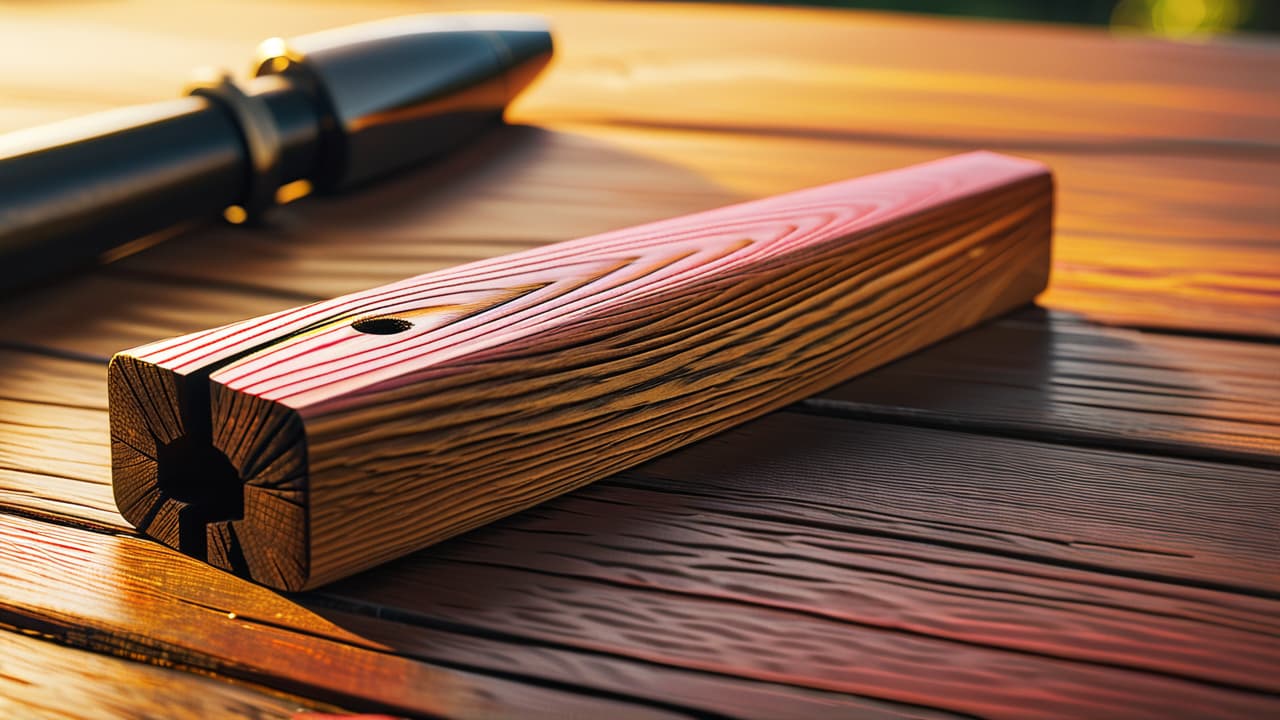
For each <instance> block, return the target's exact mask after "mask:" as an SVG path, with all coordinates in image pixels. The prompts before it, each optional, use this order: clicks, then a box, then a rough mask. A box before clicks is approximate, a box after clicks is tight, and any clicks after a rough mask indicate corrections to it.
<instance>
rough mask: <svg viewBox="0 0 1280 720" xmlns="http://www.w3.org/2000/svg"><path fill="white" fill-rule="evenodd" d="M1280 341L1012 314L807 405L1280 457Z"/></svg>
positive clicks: (1098, 441) (1128, 445)
mask: <svg viewBox="0 0 1280 720" xmlns="http://www.w3.org/2000/svg"><path fill="white" fill-rule="evenodd" d="M1277 367H1280V347H1277V346H1276V345H1272V344H1261V343H1246V342H1238V341H1233V340H1211V339H1207V338H1188V337H1179V336H1170V335H1162V334H1160V333H1153V332H1142V331H1136V330H1124V329H1117V328H1105V327H1099V326H1096V325H1090V324H1088V323H1085V322H1082V321H1081V320H1080V319H1079V318H1078V317H1073V316H1070V315H1066V314H1064V313H1047V312H1045V311H1043V310H1040V309H1038V308H1031V309H1027V310H1025V311H1021V312H1018V313H1014V314H1011V315H1010V316H1007V317H1005V318H1002V319H1001V320H999V321H997V322H994V323H989V324H987V325H984V326H983V327H981V328H978V329H976V330H974V331H972V332H969V333H965V334H963V335H961V336H958V337H956V338H954V339H952V340H947V341H945V342H943V343H941V344H939V345H937V346H935V347H933V348H930V349H929V350H927V351H925V352H922V353H917V354H915V355H912V356H910V357H906V358H903V359H902V360H899V361H896V362H894V363H892V364H890V365H888V366H886V367H884V368H881V369H880V370H877V371H876V372H874V373H871V374H868V375H865V376H863V377H861V378H858V379H855V380H853V381H850V382H848V383H844V384H842V385H837V386H836V387H833V388H831V389H830V390H828V391H826V392H823V393H820V394H819V395H816V396H814V397H812V398H807V399H805V400H803V401H801V405H800V407H801V409H803V410H805V411H808V412H817V413H829V414H835V415H840V416H846V417H854V418H863V419H874V420H888V421H892V422H901V423H907V424H914V425H925V426H928V427H941V428H952V429H958V430H966V431H968V432H983V433H992V434H1000V435H1010V436H1015V437H1033V438H1039V439H1048V440H1053V441H1055V442H1060V443H1069V444H1082V445H1089V446H1101V447H1115V448H1122V449H1136V450H1142V451H1144V452H1149V453H1158V454H1161V455H1166V456H1178V457H1191V458H1213V459H1218V460H1225V461H1229V462H1244V463H1251V464H1259V465H1264V466H1276V465H1277V464H1280V462H1278V461H1277V458H1278V457H1280V373H1277V372H1276V368H1277Z"/></svg>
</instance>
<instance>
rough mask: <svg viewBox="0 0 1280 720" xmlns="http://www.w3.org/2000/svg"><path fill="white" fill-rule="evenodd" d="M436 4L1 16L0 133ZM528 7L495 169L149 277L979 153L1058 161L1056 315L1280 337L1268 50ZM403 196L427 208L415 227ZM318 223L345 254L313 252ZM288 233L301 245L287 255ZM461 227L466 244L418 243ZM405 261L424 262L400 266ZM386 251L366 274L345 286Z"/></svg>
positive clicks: (250, 272) (530, 228) (351, 208)
mask: <svg viewBox="0 0 1280 720" xmlns="http://www.w3.org/2000/svg"><path fill="white" fill-rule="evenodd" d="M499 6H502V3H498V5H497V6H495V7H499ZM429 7H434V8H439V9H450V8H453V7H462V6H460V5H455V4H451V3H448V2H431V3H427V4H424V3H421V2H415V3H406V2H387V1H382V2H372V3H361V4H360V5H358V6H357V5H354V4H351V3H326V4H325V5H324V6H323V7H318V8H312V10H311V11H310V12H308V13H304V14H300V13H297V12H295V11H294V10H293V9H292V8H291V7H290V6H289V5H288V4H287V3H285V4H281V3H252V4H244V3H234V2H233V3H232V4H231V5H230V6H229V5H227V4H226V3H219V4H216V5H215V4H205V3H188V4H186V5H184V6H182V7H178V6H175V5H173V4H171V3H163V2H158V1H157V0H135V2H131V3H128V4H114V3H113V4H103V5H95V6H92V7H73V6H32V8H30V9H24V8H18V7H14V8H10V10H11V12H10V13H8V14H7V16H6V20H7V22H6V23H5V24H4V26H3V27H0V67H18V68H22V72H13V73H8V74H6V75H5V76H3V77H0V98H3V100H4V102H3V103H0V105H3V109H0V127H3V128H5V129H8V128H14V127H18V126H19V125H23V124H32V123H35V122H37V121H38V120H43V119H46V118H49V119H56V118H57V117H67V116H70V115H73V114H77V113H81V112H85V111H87V110H92V109H103V108H106V107H112V106H115V105H119V104H121V103H125V102H146V101H150V100H157V99H163V98H166V97H171V96H172V94H173V92H174V88H175V87H179V86H181V85H182V83H183V82H184V81H185V80H186V77H185V71H186V68H189V67H192V66H196V65H200V64H207V63H215V64H223V65H226V66H228V67H240V66H241V65H242V63H243V62H244V58H245V57H248V56H250V55H251V53H252V49H253V46H254V44H255V43H256V42H258V41H259V40H260V39H261V37H262V36H263V35H268V34H272V33H275V34H281V35H284V36H288V35H291V34H296V33H301V32H309V31H314V30H318V29H322V28H324V27H330V26H336V25H341V24H344V23H349V22H356V21H360V20H368V19H372V18H375V17H385V16H388V15H394V14H396V13H403V12H422V11H423V10H424V8H429ZM513 7H520V8H521V9H526V10H527V9H528V7H527V6H513ZM538 10H539V11H540V12H546V13H548V14H549V16H550V17H551V18H552V21H553V23H554V24H555V25H556V27H557V28H559V33H560V37H561V40H562V41H561V43H560V48H561V50H562V52H561V53H560V57H559V58H558V60H557V64H556V67H555V71H554V72H553V73H551V74H549V75H548V76H547V78H546V79H545V80H544V81H542V82H540V83H539V85H538V86H537V88H535V89H534V91H533V92H531V93H530V94H529V95H528V96H527V97H525V98H524V99H522V100H521V101H520V102H519V103H518V104H517V105H516V106H515V107H514V108H513V112H512V114H511V117H512V119H513V120H515V121H517V122H521V123H528V124H531V125H536V126H538V127H540V128H544V129H546V130H547V131H549V132H547V133H546V136H542V137H539V138H536V139H533V140H530V139H527V138H526V139H525V140H522V141H521V142H519V143H516V144H515V145H514V146H512V145H508V146H506V147H504V148H503V149H502V157H501V158H500V159H497V160H491V161H490V165H489V166H488V167H489V168H490V169H491V170H492V171H487V170H486V169H485V168H486V166H484V165H483V164H480V166H479V167H477V163H471V164H470V165H467V164H462V165H454V166H451V167H450V174H449V175H447V176H446V177H447V178H448V180H447V182H441V181H440V179H439V178H434V177H424V176H418V177H419V181H418V182H416V183H414V182H403V183H401V184H400V185H399V187H398V189H395V190H391V189H387V188H377V189H374V190H372V191H369V192H368V194H366V195H364V196H362V197H360V198H350V199H347V200H344V201H341V202H339V203H338V204H337V205H335V206H333V207H332V210H329V209H326V208H329V207H330V205H329V203H330V202H331V201H328V200H326V201H325V202H323V203H316V204H314V205H313V206H312V207H311V208H309V210H308V212H306V213H302V214H301V218H302V219H303V222H301V223H297V222H293V221H292V220H291V221H290V222H288V223H286V224H285V225H286V226H285V227H282V228H279V229H278V230H277V231H275V232H272V233H257V232H255V233H245V232H244V231H243V230H242V231H240V232H237V233H225V232H220V231H218V230H206V231H204V232H201V233H197V234H196V235H197V236H198V237H205V238H206V239H205V240H204V242H206V243H209V244H210V246H211V247H210V251H209V252H208V253H207V254H205V253H199V252H196V253H194V255H193V256H189V257H185V258H184V257H183V256H184V253H185V252H186V242H187V241H188V240H192V239H195V238H191V237H184V238H183V242H182V244H181V245H177V244H175V245H174V246H173V247H171V248H170V250H169V251H167V252H164V253H161V254H160V255H158V256H157V259H156V260H155V262H153V263H151V267H152V268H159V269H160V270H161V271H162V272H164V273H167V274H170V275H191V274H196V275H205V276H207V275H218V276H220V277H222V278H223V279H224V280H231V281H233V282H236V283H251V284H263V285H271V286H289V287H297V286H299V285H309V286H310V288H308V289H307V290H305V292H306V293H308V297H309V298H329V297H333V296H335V295H339V294H343V293H347V292H351V291H353V290H358V289H362V288H366V287H371V286H373V285H375V284H380V283H384V282H390V281H394V280H398V279H400V278H403V277H405V276H406V275H409V274H412V273H415V272H422V271H425V270H429V269H433V268H434V267H446V266H448V265H452V264H457V263H458V262H465V261H467V260H471V259H475V258H476V257H479V256H492V255H497V254H501V252H504V251H505V250H504V249H499V248H501V246H502V245H503V243H501V242H499V243H493V239H494V238H495V237H497V238H499V239H506V238H508V237H509V236H513V235H514V236H515V237H514V238H513V239H516V240H520V239H522V238H523V239H525V240H527V239H529V238H531V237H533V236H535V235H536V236H537V237H538V238H540V239H543V240H548V241H558V240H562V239H564V238H567V237H578V236H580V235H585V234H590V233H595V232H600V231H602V230H605V229H608V228H613V227H622V226H624V225H630V224H634V223H637V222H642V221H648V220H653V219H656V218H661V217H667V216H671V215H674V214H678V213H682V212H689V211H693V210H698V209H704V208H708V207H714V206H716V205H718V204H722V203H724V202H728V201H732V200H740V199H745V198H748V197H756V196H761V195H767V194H772V193H776V192H780V191H782V190H784V189H790V188H794V187H802V186H805V185H810V184H816V183H820V182H827V181H830V180H834V179H838V178H841V177H848V176H851V175H857V174H862V173H867V172H875V171H879V170H884V169H888V168H893V167H899V166H902V165H905V164H908V163H911V162H919V161H921V160H925V159H929V158H930V157H936V156H938V155H941V154H943V153H946V152H954V151H961V150H967V149H971V148H974V147H986V148H989V149H994V150H1001V151H1007V152H1014V153H1018V154H1024V155H1027V156H1029V157H1032V158H1033V159H1036V160H1039V161H1041V162H1045V163H1046V164H1048V165H1050V166H1051V167H1053V168H1054V169H1055V173H1056V176H1057V177H1058V179H1059V181H1060V187H1061V189H1062V193H1061V203H1060V208H1061V212H1060V219H1061V220H1062V223H1061V224H1060V229H1059V234H1058V238H1057V239H1058V244H1057V250H1058V253H1057V257H1056V261H1057V262H1056V268H1055V272H1054V284H1053V286H1052V287H1051V288H1050V291H1049V293H1048V294H1047V295H1046V297H1045V302H1047V303H1048V304H1049V305H1051V306H1052V307H1055V308H1058V309H1063V310H1071V311H1076V312H1087V313H1088V314H1089V316H1090V317H1092V318H1097V319H1099V320H1101V321H1105V322H1109V323H1119V324H1127V325H1137V326H1143V327H1171V328H1179V329H1182V330H1197V329H1210V328H1211V329H1213V330H1214V331H1215V332H1230V333H1236V334H1239V335H1245V336H1259V335H1263V336H1269V337H1280V304H1278V303H1280V300H1278V299H1277V298H1276V295H1275V293H1273V292H1269V291H1268V289H1269V288H1271V287H1274V286H1275V284H1276V283H1277V282H1280V277H1278V276H1277V271H1276V268H1280V254H1278V253H1277V251H1276V250H1275V248H1276V247H1277V240H1278V237H1277V234H1276V228H1277V227H1278V226H1280V206H1278V205H1277V204H1276V203H1275V202H1274V201H1273V197H1272V196H1273V195H1274V193H1273V192H1272V189H1273V188H1274V187H1275V186H1276V184H1277V183H1278V182H1280V177H1278V175H1280V162H1277V150H1276V146H1277V142H1280V139H1278V137H1277V133H1276V131H1275V128H1276V127H1277V126H1280V123H1277V122H1276V120H1275V114H1276V104H1275V100H1274V97H1275V92H1274V84H1275V83H1274V77H1275V76H1276V75H1277V73H1280V69H1278V68H1280V52H1277V51H1276V50H1275V48H1274V47H1271V46H1269V45H1267V44H1265V43H1249V42H1239V41H1234V40H1230V39H1221V38H1220V39H1217V40H1216V41H1215V42H1213V43H1207V44H1186V43H1182V44H1179V43H1166V42H1161V41H1155V40H1151V39H1146V38H1137V37H1116V36H1114V35H1108V34H1105V33H1100V32H1096V31H1090V30H1083V29H1078V28H1077V29H1065V28H1045V27H1040V26H1034V25H1027V24H1016V25H1011V26H1006V25H999V24H992V23H978V22H954V21H952V22H944V21H929V20H922V19H920V18H918V17H916V18H902V17H894V16H891V15H872V14H865V13H859V14H854V13H834V12H830V11H812V10H800V9H794V8H785V9H784V8H749V9H748V8H736V9H735V10H734V11H733V12H725V11H724V10H723V8H715V7H710V8H694V7H681V6H671V5H665V6H659V7H653V8H645V9H643V10H641V11H639V12H636V11H635V10H633V9H631V8H628V7H625V6H617V5H614V4H603V5H602V4H591V5H581V4H555V5H546V6H542V5H540V6H539V8H538ZM635 15H642V16H643V17H635ZM249 16H252V17H253V18H254V22H253V23H246V22H244V21H243V18H244V17H249ZM194 27H199V28H201V33H200V36H199V37H198V38H193V37H192V28H194ZM139 28H144V29H139ZM624 28H625V31H624ZM780 28H789V29H788V30H786V31H783V30H780ZM139 33H141V34H142V35H141V37H142V38H145V46H146V50H139V49H138V48H139V47H141V46H142V45H143V44H144V43H142V42H140V35H139ZM50 44H58V45H60V46H63V47H70V46H75V47H77V48H81V50H79V52H81V53H84V52H88V50H87V48H94V49H96V50H97V51H98V52H96V53H95V56H94V58H93V62H92V63H91V64H92V65H93V67H94V69H95V72H93V73H87V72H85V66H86V65H87V64H89V63H86V62H85V61H83V60H82V59H81V58H82V57H83V55H77V54H76V53H72V52H64V53H60V54H59V55H58V56H57V57H48V58H46V59H45V60H44V61H42V62H41V63H38V64H33V63H29V62H27V61H26V58H29V57H34V56H36V55H38V54H40V51H39V50H38V48H41V47H44V46H48V45H50ZM921 48H928V52H921ZM766 49H767V50H766ZM154 56H163V57H166V58H167V59H168V62H166V63H151V62H149V58H150V57H154ZM762 97H767V98H769V101H768V102H761V101H760V100H759V98H762ZM7 117H11V119H6V118H7ZM626 123H631V124H630V125H627V124H626ZM553 133H554V135H553ZM564 136H567V137H564ZM561 138H563V139H561ZM549 141H555V142H554V147H549V145H550V144H551V143H550V142H549ZM566 145H567V146H568V147H565V146H566ZM442 185H446V186H448V187H446V188H444V189H443V191H442V187H441V186H442ZM455 186H458V187H455ZM379 198H380V200H379ZM600 198H604V200H603V201H602V200H601V199H600ZM525 204H527V206H526V207H521V205H525ZM406 205H408V206H413V207H423V208H431V209H432V210H433V212H431V213H430V214H429V215H427V216H425V217H424V216H422V215H421V214H420V215H419V216H417V217H410V216H409V214H408V213H406V212H405V211H404V207H405V206H406ZM317 206H319V207H318V208H317ZM553 206H554V208H555V211H554V212H548V211H547V209H548V208H549V207H553ZM512 228H519V231H518V232H513V231H512ZM389 232H394V233H395V234H396V235H397V236H398V239H399V240H401V242H400V243H398V244H396V246H395V247H394V248H390V247H385V249H384V248H378V247H371V248H369V253H368V254H367V255H362V254H360V250H361V249H362V248H363V247H364V242H363V240H365V239H366V238H367V237H368V236H369V235H371V234H372V235H375V236H377V235H383V237H385V234H386V233H389ZM209 235H213V236H215V237H216V238H217V239H216V240H212V239H211V238H207V236H209ZM325 236H327V237H330V238H332V239H333V240H334V241H335V243H332V244H321V243H319V242H318V239H319V238H320V237H325ZM354 237H358V238H360V239H361V240H362V242H353V241H352V238H354ZM410 241H412V242H410ZM295 242H300V243H302V244H303V247H301V248H299V249H298V251H297V252H289V248H290V247H291V246H292V244H293V243H295ZM459 242H462V243H478V244H480V245H481V247H480V248H477V249H475V251H474V253H472V254H467V253H466V251H465V250H463V251H461V252H459V249H458V248H457V247H456V245H455V247H454V248H452V249H449V248H445V249H443V250H442V252H441V255H443V256H444V257H437V258H434V259H433V258H431V257H430V254H431V253H432V249H433V248H436V247H442V246H445V245H447V244H449V243H455V244H456V243H459ZM490 243H492V245H493V246H497V247H493V246H490V247H489V248H488V249H485V248H484V246H489V245H490ZM326 245H327V246H326ZM232 248H234V250H233V249H232ZM343 248H345V249H346V253H345V254H344V253H342V251H341V250H342V249H343ZM392 251H394V252H395V253H397V254H395V255H391V254H390V253H391V252H392ZM384 252H385V253H388V254H387V255H381V253H384ZM406 253H408V254H409V256H416V257H419V258H421V257H422V256H424V255H426V256H427V257H426V258H424V259H422V260H420V261H419V262H422V263H423V264H421V265H413V266H401V264H400V262H398V259H399V258H405V257H406V255H405V254H406ZM380 256H382V257H385V258H386V259H385V261H384V262H383V263H382V266H383V267H384V268H385V269H386V271H382V272H379V275H380V276H379V277H375V278H371V279H362V278H359V277H355V276H356V275H358V274H359V273H360V272H361V271H362V270H364V269H369V268H371V266H374V267H373V268H372V269H377V268H376V265H377V262H376V260H377V258H378V257H380ZM326 260H327V261H328V262H326ZM268 266H276V267H280V266H283V267H280V269H278V270H273V269H271V268H269V267H268ZM248 314H253V315H256V314H261V312H255V313H248ZM114 349H115V348H113V350H114Z"/></svg>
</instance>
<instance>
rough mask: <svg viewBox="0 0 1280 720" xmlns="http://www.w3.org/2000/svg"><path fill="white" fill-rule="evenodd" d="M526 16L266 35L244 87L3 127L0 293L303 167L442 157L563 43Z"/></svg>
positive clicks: (208, 86) (371, 173)
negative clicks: (53, 121)
mask: <svg viewBox="0 0 1280 720" xmlns="http://www.w3.org/2000/svg"><path fill="white" fill-rule="evenodd" d="M551 52H552V41H551V34H550V31H549V29H548V27H547V25H546V23H545V21H543V20H542V19H540V18H537V17H532V16H526V15H501V14H499V15H434V16H433V15H422V16H409V17H404V18H393V19H391V20H385V21H380V22H376V23H368V24H364V25H354V26H351V27H347V28H341V29H338V30H330V31H326V32H322V33H316V34H313V35H305V36H302V37H299V38H295V39H293V40H289V41H285V40H281V39H278V38H277V39H272V40H268V41H266V42H264V43H263V44H262V47H261V49H260V56H259V59H258V65H257V71H256V73H257V76H256V77H255V78H253V79H252V80H249V81H248V82H246V83H244V84H243V85H241V84H237V83H235V82H234V81H232V80H231V79H230V78H229V77H226V76H213V77H209V78H204V79H202V80H201V81H199V82H197V83H196V84H195V85H193V87H191V88H189V93H190V94H189V95H188V97H186V98H183V99H179V100H172V101H168V102H162V103H156V104H152V105H143V106H136V107H130V108H123V109H121V110H115V111H110V112H107V113H101V114H98V115H92V116H88V117H84V118H79V119H76V120H72V121H68V122H63V123H58V124H55V125H50V126H46V127H42V128H35V129H31V130H23V131H19V132H15V133H10V134H8V135H5V136H0V292H6V291H10V290H13V289H15V288H20V287H25V286H27V285H31V284H34V283H36V282H39V281H40V280H43V279H45V278H47V277H49V276H51V275H55V274H58V273H61V272H65V271H67V270H71V269H74V268H76V267H79V266H83V265H86V264H89V263H91V262H93V261H94V259H95V258H97V257H99V256H100V255H101V254H102V253H103V252H105V251H107V250H109V249H111V248H113V247H115V246H117V245H119V244H121V243H123V242H127V241H129V240H132V239H134V238H137V237H140V236H143V235H146V234H148V233H151V232H154V231H156V230H160V229H163V228H166V227H169V226H171V225H174V224H175V223H179V222H182V221H184V220H191V219H199V218H205V217H212V216H216V215H217V214H219V213H221V212H223V211H224V210H226V209H227V208H228V207H232V206H234V207H237V208H240V209H241V213H242V214H243V215H247V216H254V215H260V214H261V213H263V212H265V211H266V210H267V209H268V208H269V207H270V206H271V205H272V204H273V203H274V201H275V197H276V191H277V189H278V188H279V187H281V186H283V185H286V184H289V183H293V182H295V181H298V180H307V181H310V182H311V183H312V184H313V185H314V186H315V187H316V188H318V189H321V190H339V189H343V188H346V187H350V186H353V185H357V184H360V183H363V182H366V181H368V180H371V179H374V178H376V177H378V176H379V175H382V174H385V173H387V172H390V171H393V170H396V169H399V168H402V167H405V166H407V165H410V164H414V163H418V162H422V161H426V160H430V159H432V158H434V157H436V156H439V155H441V154H443V153H445V152H447V151H448V150H450V149H451V148H453V147H456V146H457V145H459V144H461V143H463V142H465V141H466V140H468V139H469V138H470V137H471V136H473V135H476V134H478V133H479V132H481V131H482V130H483V129H485V128H486V127H489V126H491V125H493V124H495V123H497V122H500V121H501V118H502V113H503V110H504V109H505V108H506V106H507V104H508V103H509V102H510V101H511V100H512V99H513V98H514V97H515V96H516V95H517V94H518V93H519V92H520V91H521V90H523V89H524V88H525V87H526V86H527V85H528V84H529V82H531V81H532V80H533V78H534V77H536V75H537V74H538V72H539V71H541V69H542V68H543V67H544V66H545V65H546V63H547V61H548V60H549V59H550V57H551Z"/></svg>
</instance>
